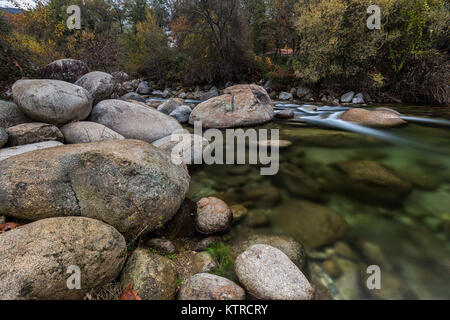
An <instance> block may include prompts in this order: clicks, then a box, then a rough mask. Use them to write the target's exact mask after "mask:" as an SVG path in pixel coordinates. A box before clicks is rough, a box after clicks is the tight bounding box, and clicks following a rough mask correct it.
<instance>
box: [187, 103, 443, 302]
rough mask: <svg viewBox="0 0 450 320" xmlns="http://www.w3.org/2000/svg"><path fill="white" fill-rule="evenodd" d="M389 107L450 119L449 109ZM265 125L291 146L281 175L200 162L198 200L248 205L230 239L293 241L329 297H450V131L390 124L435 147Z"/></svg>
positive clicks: (194, 172)
mask: <svg viewBox="0 0 450 320" xmlns="http://www.w3.org/2000/svg"><path fill="white" fill-rule="evenodd" d="M278 107H280V105H278ZM282 107H283V106H282V105H281V108H282ZM287 107H289V108H292V107H295V106H287ZM385 107H389V108H394V109H396V110H398V111H399V112H401V113H402V114H403V115H408V116H420V117H441V118H447V119H449V118H450V117H449V112H448V110H447V109H446V108H432V107H412V106H397V105H394V106H392V105H391V106H385ZM261 128H278V129H280V139H283V140H288V141H290V142H292V145H291V146H289V147H287V148H283V149H281V150H280V170H279V172H278V174H277V175H275V176H261V175H260V171H259V167H258V166H257V165H253V166H250V165H212V166H206V165H203V166H197V167H193V168H191V176H192V179H191V189H190V194H189V197H190V198H191V199H192V200H194V201H196V200H198V199H200V198H201V197H205V196H217V197H219V198H222V199H224V200H225V201H226V202H227V203H228V204H229V205H236V204H240V205H243V206H244V207H246V208H247V209H248V214H247V216H246V218H245V219H244V220H243V221H242V222H240V223H239V224H236V225H235V226H234V227H233V229H232V231H231V233H230V234H229V235H227V237H228V238H232V237H233V236H235V235H238V234H239V233H242V232H244V233H246V232H252V230H254V229H255V230H264V231H270V232H276V233H281V234H285V235H289V236H292V237H294V238H295V239H296V240H297V241H299V242H301V243H302V244H303V245H304V246H305V247H306V250H307V254H308V264H307V266H306V267H305V268H304V272H305V273H306V275H307V277H308V279H310V281H311V282H312V283H314V285H315V287H316V291H320V292H321V294H320V298H334V299H379V298H383V299H409V298H411V299H449V298H450V251H449V249H450V243H449V235H450V155H449V154H450V153H449V152H450V128H434V127H427V126H421V125H417V124H408V125H406V126H403V127H399V128H394V129H382V130H383V132H385V133H388V134H393V135H396V136H399V137H402V138H404V139H408V140H410V141H414V142H415V143H418V144H421V145H426V146H427V148H426V149H421V148H414V147H411V146H405V145H401V144H390V143H388V142H386V141H381V140H378V139H376V138H374V137H370V136H366V135H364V134H358V133H350V132H344V131H338V130H329V129H323V128H317V127H313V126H305V125H301V124H285V123H281V122H272V123H270V124H267V125H265V126H262V127H261ZM342 163H344V164H346V168H350V169H349V170H350V172H351V173H349V172H347V171H345V170H344V171H343V169H342V167H340V165H339V164H342ZM361 164H362V165H361ZM361 167H362V169H361ZM380 168H382V169H380ZM386 168H387V169H386ZM361 170H362V171H361ZM336 215H338V216H340V217H342V218H343V219H344V220H345V223H346V224H347V225H348V229H347V232H344V234H342V233H343V231H342V230H343V228H344V229H345V223H344V224H343V223H342V222H336V221H335V219H337V218H336ZM315 219H317V221H315ZM324 242H325V243H324ZM330 261H331V262H330ZM369 265H376V266H379V267H380V270H381V289H380V290H377V289H374V290H370V289H368V288H367V282H366V281H367V278H368V276H369V275H368V274H367V267H368V266H369ZM322 289H323V290H322Z"/></svg>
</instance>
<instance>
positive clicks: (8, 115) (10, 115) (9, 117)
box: [0, 100, 33, 128]
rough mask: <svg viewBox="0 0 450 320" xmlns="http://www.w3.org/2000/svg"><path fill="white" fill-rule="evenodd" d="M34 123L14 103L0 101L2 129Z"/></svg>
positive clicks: (0, 123)
mask: <svg viewBox="0 0 450 320" xmlns="http://www.w3.org/2000/svg"><path fill="white" fill-rule="evenodd" d="M27 122H33V120H31V119H30V118H28V117H27V116H26V115H25V114H24V113H23V112H22V111H21V110H20V109H19V107H18V106H17V105H16V104H15V103H14V102H12V101H2V100H0V127H2V128H9V127H12V126H15V125H18V124H22V123H27Z"/></svg>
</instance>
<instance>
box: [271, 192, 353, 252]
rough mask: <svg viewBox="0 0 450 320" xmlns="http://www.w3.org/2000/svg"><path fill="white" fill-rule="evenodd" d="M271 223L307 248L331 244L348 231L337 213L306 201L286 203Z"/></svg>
mask: <svg viewBox="0 0 450 320" xmlns="http://www.w3.org/2000/svg"><path fill="white" fill-rule="evenodd" d="M272 222H273V224H274V225H275V226H276V227H277V228H279V229H280V230H283V233H286V234H289V235H291V236H292V237H294V238H295V239H296V240H298V241H300V242H301V243H303V244H305V245H307V246H309V247H321V246H324V245H329V244H333V243H334V242H336V241H337V240H339V239H341V238H342V237H344V236H345V234H346V233H347V231H348V225H347V223H346V222H345V220H344V219H343V218H342V217H341V216H340V215H339V214H338V213H336V212H335V211H333V210H331V209H329V208H328V207H326V206H323V205H320V204H317V203H313V202H310V201H306V200H300V201H290V202H286V203H285V204H284V205H283V206H281V207H280V208H279V213H278V214H277V215H274V216H273V221H272Z"/></svg>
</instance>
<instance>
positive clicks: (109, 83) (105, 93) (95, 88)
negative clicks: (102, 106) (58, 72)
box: [75, 71, 116, 104]
mask: <svg viewBox="0 0 450 320" xmlns="http://www.w3.org/2000/svg"><path fill="white" fill-rule="evenodd" d="M75 84H76V85H77V86H80V87H82V88H84V89H86V90H87V91H88V92H89V93H90V94H91V95H92V98H93V99H94V104H96V103H98V102H100V101H102V100H105V99H109V98H110V97H111V94H112V93H113V91H114V87H115V85H116V80H115V79H114V77H113V76H112V75H110V74H109V73H106V72H101V71H93V72H89V73H86V74H85V75H84V76H82V77H81V78H80V79H78V80H77V81H76V82H75Z"/></svg>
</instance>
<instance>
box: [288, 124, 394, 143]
mask: <svg viewBox="0 0 450 320" xmlns="http://www.w3.org/2000/svg"><path fill="white" fill-rule="evenodd" d="M280 133H281V136H282V137H283V139H288V140H291V141H293V142H294V143H296V142H298V143H301V144H302V145H307V146H317V147H329V148H353V147H357V146H364V147H365V146H376V145H383V144H385V143H384V142H382V141H380V140H378V139H375V138H373V137H368V136H364V135H361V134H357V133H353V132H345V131H339V130H328V129H319V128H300V129H285V130H282V131H281V132H280Z"/></svg>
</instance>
